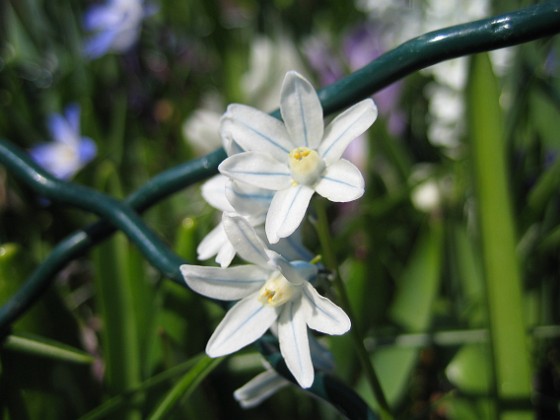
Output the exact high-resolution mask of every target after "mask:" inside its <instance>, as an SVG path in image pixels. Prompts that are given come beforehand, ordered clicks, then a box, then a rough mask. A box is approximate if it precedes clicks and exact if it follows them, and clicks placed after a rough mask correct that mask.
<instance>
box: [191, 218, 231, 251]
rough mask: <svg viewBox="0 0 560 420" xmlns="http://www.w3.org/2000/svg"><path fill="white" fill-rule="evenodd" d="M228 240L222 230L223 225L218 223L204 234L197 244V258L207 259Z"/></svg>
mask: <svg viewBox="0 0 560 420" xmlns="http://www.w3.org/2000/svg"><path fill="white" fill-rule="evenodd" d="M227 242H229V239H228V237H227V235H226V231H225V230H224V226H223V225H222V224H221V223H220V224H218V226H216V227H215V228H214V229H212V230H211V231H210V233H208V235H206V236H205V237H204V238H203V239H202V241H200V243H199V244H198V247H197V248H196V252H197V254H198V259H199V260H207V259H208V258H211V257H213V256H214V255H216V254H217V253H218V252H220V249H221V248H222V247H223V246H224V245H225V244H226V243H227Z"/></svg>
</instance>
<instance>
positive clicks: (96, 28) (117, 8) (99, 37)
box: [84, 0, 156, 59]
mask: <svg viewBox="0 0 560 420" xmlns="http://www.w3.org/2000/svg"><path fill="white" fill-rule="evenodd" d="M155 11H156V8H155V7H153V6H146V5H145V4H144V2H143V0H108V2H107V3H106V4H104V5H96V6H93V7H92V8H90V9H89V10H88V11H87V12H86V13H85V15H84V28H85V30H86V31H88V32H92V36H91V37H90V38H89V39H88V40H87V41H86V44H85V46H84V54H85V55H86V57H89V58H91V59H95V58H98V57H100V56H102V55H103V54H105V53H108V52H117V53H122V52H126V51H128V50H129V49H130V48H131V47H132V46H133V45H134V44H135V43H136V41H137V40H138V37H139V36H140V29H141V25H142V20H144V18H146V17H147V16H150V15H152V14H153V13H155Z"/></svg>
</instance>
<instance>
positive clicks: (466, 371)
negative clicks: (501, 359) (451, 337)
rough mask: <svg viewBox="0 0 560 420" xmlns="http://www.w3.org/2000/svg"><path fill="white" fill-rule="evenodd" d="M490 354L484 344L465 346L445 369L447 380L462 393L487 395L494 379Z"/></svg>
mask: <svg viewBox="0 0 560 420" xmlns="http://www.w3.org/2000/svg"><path fill="white" fill-rule="evenodd" d="M491 372H492V365H491V363H490V352H489V351H488V348H487V346H486V345H484V344H470V345H465V346H463V347H462V348H461V350H459V351H458V352H457V354H456V355H455V357H454V358H453V360H451V362H450V363H449V364H448V365H447V367H446V368H445V374H446V376H447V379H449V381H450V382H451V383H452V384H454V385H455V386H457V387H458V388H459V389H460V390H461V391H464V392H467V393H477V394H487V393H488V392H489V391H490V387H491V383H490V381H491V379H492V375H491Z"/></svg>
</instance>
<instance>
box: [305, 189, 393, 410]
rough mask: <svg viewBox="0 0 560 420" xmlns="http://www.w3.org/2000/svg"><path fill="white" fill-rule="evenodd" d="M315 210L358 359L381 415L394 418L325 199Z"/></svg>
mask: <svg viewBox="0 0 560 420" xmlns="http://www.w3.org/2000/svg"><path fill="white" fill-rule="evenodd" d="M315 211H316V214H317V223H316V224H315V229H316V231H317V235H318V237H319V243H320V244H321V250H322V251H323V261H324V262H325V265H326V266H327V268H329V269H330V270H331V271H332V272H333V273H334V279H333V282H334V285H335V287H336V291H337V293H338V299H339V303H340V305H341V307H342V309H343V310H344V311H345V312H346V314H347V315H348V317H349V318H350V321H351V323H352V328H350V336H351V337H352V341H353V342H354V348H355V349H356V353H357V356H358V359H359V360H360V364H361V365H362V368H363V369H364V373H365V375H366V379H367V381H368V383H369V386H370V388H371V390H372V392H373V395H374V396H375V399H376V400H377V403H378V404H379V408H380V411H381V413H380V414H381V417H382V418H383V419H385V420H389V419H392V418H393V415H392V414H391V409H390V407H389V404H388V403H387V398H385V394H384V392H383V388H382V387H381V382H380V381H379V378H378V377H377V374H376V373H375V369H374V368H373V365H372V364H371V362H370V358H369V354H368V352H367V350H366V348H365V346H364V339H363V337H362V334H361V332H360V327H359V326H358V320H357V318H356V316H355V315H354V313H353V311H352V306H351V304H350V299H349V297H348V293H347V292H346V287H345V286H344V282H343V281H342V277H341V276H340V270H339V268H338V262H337V260H336V255H335V252H334V249H333V247H332V245H331V244H332V238H331V235H330V230H329V223H328V218H327V209H326V203H325V200H321V199H317V200H315Z"/></svg>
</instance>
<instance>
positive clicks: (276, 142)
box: [220, 104, 293, 162]
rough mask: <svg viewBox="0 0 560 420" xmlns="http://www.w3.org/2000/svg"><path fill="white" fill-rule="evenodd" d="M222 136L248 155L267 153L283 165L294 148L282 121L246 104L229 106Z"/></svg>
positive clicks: (222, 126) (221, 130) (223, 122)
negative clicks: (230, 139) (229, 139)
mask: <svg viewBox="0 0 560 420" xmlns="http://www.w3.org/2000/svg"><path fill="white" fill-rule="evenodd" d="M220 133H221V135H222V137H225V138H232V139H233V140H234V141H235V142H236V143H237V144H239V145H240V146H241V147H242V148H243V149H245V150H246V151H248V152H262V153H266V154H268V155H270V156H272V157H274V158H275V159H277V160H279V161H280V162H285V161H287V160H288V154H289V153H290V151H291V150H292V149H293V147H292V143H291V142H290V139H289V137H288V132H287V131H286V127H285V126H284V123H283V122H282V121H280V120H278V119H277V118H274V117H272V116H270V115H268V114H266V113H264V112H262V111H259V110H258V109H255V108H251V107H249V106H246V105H240V104H232V105H230V106H228V109H227V112H226V114H225V115H224V117H223V118H222V121H221V126H220Z"/></svg>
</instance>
